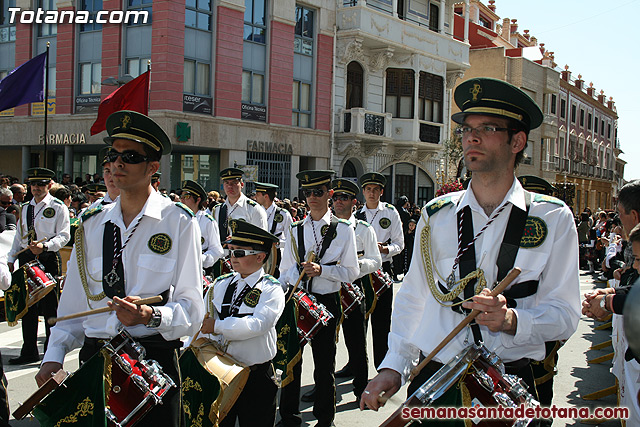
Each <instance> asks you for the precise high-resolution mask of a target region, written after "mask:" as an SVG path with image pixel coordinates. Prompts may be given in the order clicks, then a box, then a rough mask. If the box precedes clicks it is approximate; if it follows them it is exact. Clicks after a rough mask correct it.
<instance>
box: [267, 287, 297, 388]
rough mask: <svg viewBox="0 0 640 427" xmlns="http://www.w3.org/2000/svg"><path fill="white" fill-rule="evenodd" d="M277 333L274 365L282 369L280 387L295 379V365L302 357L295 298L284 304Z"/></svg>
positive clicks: (279, 369) (277, 324)
mask: <svg viewBox="0 0 640 427" xmlns="http://www.w3.org/2000/svg"><path fill="white" fill-rule="evenodd" d="M276 333H277V334H278V337H277V341H276V346H277V347H278V352H277V353H276V356H275V357H274V358H273V367H274V369H275V370H276V371H281V374H280V379H281V381H280V383H281V384H280V387H284V386H286V385H287V384H289V383H290V382H291V381H293V367H294V366H295V364H296V363H298V362H299V361H300V358H301V357H302V350H301V347H300V337H299V336H298V304H297V302H296V299H295V298H291V299H290V300H289V302H288V303H287V304H286V305H285V306H284V311H283V312H282V315H281V316H280V319H278V323H276Z"/></svg>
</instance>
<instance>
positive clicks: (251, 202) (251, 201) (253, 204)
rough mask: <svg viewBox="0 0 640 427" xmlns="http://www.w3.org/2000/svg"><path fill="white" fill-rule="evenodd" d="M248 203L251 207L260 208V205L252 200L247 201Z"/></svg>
mask: <svg viewBox="0 0 640 427" xmlns="http://www.w3.org/2000/svg"><path fill="white" fill-rule="evenodd" d="M247 203H249V204H250V205H251V206H258V204H257V203H256V202H254V201H253V200H251V199H247Z"/></svg>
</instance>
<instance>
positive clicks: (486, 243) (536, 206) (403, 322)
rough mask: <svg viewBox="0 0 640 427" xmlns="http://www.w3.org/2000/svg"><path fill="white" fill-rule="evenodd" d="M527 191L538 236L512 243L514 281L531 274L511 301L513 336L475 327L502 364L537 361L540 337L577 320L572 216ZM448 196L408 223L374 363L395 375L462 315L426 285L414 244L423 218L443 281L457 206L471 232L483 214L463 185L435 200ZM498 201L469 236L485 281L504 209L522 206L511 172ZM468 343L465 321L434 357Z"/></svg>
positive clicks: (453, 247)
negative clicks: (405, 257)
mask: <svg viewBox="0 0 640 427" xmlns="http://www.w3.org/2000/svg"><path fill="white" fill-rule="evenodd" d="M531 196H532V201H531V206H530V210H529V218H532V217H537V218H538V219H540V220H542V222H543V223H544V224H545V225H546V228H545V229H546V237H545V238H544V240H542V241H541V242H539V245H538V246H536V247H527V248H525V247H520V248H519V250H518V255H517V257H516V260H515V264H514V266H515V267H519V268H521V269H522V273H521V274H520V275H519V276H518V277H517V278H516V280H515V281H514V283H520V282H525V281H529V280H537V281H539V285H538V290H537V292H536V293H535V294H534V295H531V296H528V297H525V298H520V299H517V300H516V301H517V306H516V308H515V309H514V311H515V314H516V316H517V329H516V333H515V335H510V334H507V333H503V332H491V331H489V329H487V328H486V327H484V326H480V330H481V332H482V338H483V340H484V345H485V346H486V347H487V348H488V349H489V350H491V351H494V352H496V354H497V355H498V356H499V357H500V358H502V360H503V361H505V362H511V361H515V360H518V359H521V358H525V357H526V358H531V359H533V360H542V359H544V355H545V346H544V343H545V342H546V341H554V340H562V339H567V338H569V337H570V336H571V335H572V334H573V333H574V332H575V330H576V327H577V324H578V320H579V318H580V292H579V290H580V287H579V276H578V235H577V232H576V227H575V223H574V221H573V215H572V214H571V211H570V210H569V208H568V207H567V206H566V205H564V204H563V203H562V202H560V201H556V202H555V203H551V202H548V201H535V199H534V197H535V194H533V193H532V195H531ZM448 198H451V201H452V202H453V203H452V204H450V205H447V206H444V207H442V208H441V209H440V210H439V211H437V212H435V213H434V214H433V215H432V217H431V218H429V216H428V213H427V208H426V207H425V208H424V209H423V210H422V216H421V218H420V222H419V223H418V227H417V229H416V239H415V246H414V250H413V253H414V257H413V262H412V263H411V267H410V268H409V272H408V273H407V275H406V276H405V278H404V281H403V284H402V287H401V288H400V291H399V292H398V294H397V296H396V299H395V301H394V308H393V315H392V320H391V333H390V334H389V351H388V353H387V355H386V357H385V359H384V361H383V362H382V364H381V366H380V369H382V368H391V369H393V370H395V371H397V372H399V373H401V374H402V375H403V379H406V378H407V376H408V374H409V372H410V369H411V368H412V364H415V363H416V362H417V359H418V356H419V352H420V351H422V353H423V354H429V353H430V352H431V351H432V350H433V349H434V348H435V347H436V345H438V344H439V343H440V342H441V341H442V340H443V339H444V337H445V336H446V335H447V334H449V332H451V331H452V330H453V329H454V327H455V326H456V325H457V324H458V323H460V321H462V319H463V318H464V315H463V314H460V313H456V312H454V311H453V310H452V309H451V308H449V307H443V306H441V305H440V303H439V302H438V301H437V300H436V299H435V298H434V296H433V295H432V294H431V291H430V290H429V287H428V285H427V277H426V274H427V273H426V270H425V264H424V261H423V255H422V247H421V244H420V241H421V235H422V230H423V229H424V227H425V224H426V222H427V221H429V225H430V227H431V240H430V243H431V254H432V259H433V260H434V268H433V272H434V275H435V276H436V277H434V280H435V281H436V286H437V281H438V280H439V281H440V282H441V283H444V282H445V280H446V277H447V276H448V275H449V274H450V273H451V270H452V266H453V262H454V259H455V257H456V254H457V250H458V248H457V246H458V239H457V233H458V232H457V212H458V211H460V210H462V209H463V208H464V207H465V206H469V207H470V208H471V212H472V217H473V230H474V234H477V233H478V232H479V231H480V230H481V229H482V227H483V226H484V225H485V224H486V223H487V222H488V220H489V217H487V215H486V214H485V213H484V210H483V209H482V207H481V206H480V204H479V203H478V201H477V200H476V198H475V196H474V194H473V190H472V189H471V186H469V190H467V191H466V192H465V191H461V192H456V193H450V194H447V195H445V196H442V197H441V198H439V199H435V201H436V202H437V201H440V200H447V199H448ZM505 204H506V205H507V207H506V208H505V209H504V210H503V211H502V212H501V213H500V215H498V216H497V217H496V219H495V221H494V222H493V223H492V224H490V225H489V227H488V228H487V229H486V230H485V231H484V233H483V234H482V235H480V237H479V238H478V239H477V240H476V241H475V253H476V267H477V268H480V269H482V270H483V271H484V275H485V277H486V280H487V284H488V286H491V285H493V284H494V283H495V281H496V277H497V274H498V271H497V270H498V268H497V266H496V259H497V257H498V251H499V250H500V242H502V240H503V236H504V233H505V230H506V227H507V222H508V219H509V214H510V211H511V207H512V206H517V207H519V208H520V209H522V210H525V196H524V190H523V188H522V186H521V185H520V182H519V181H518V180H517V179H515V177H514V182H513V185H512V187H511V189H510V190H509V192H508V193H507V195H506V196H505V198H504V200H503V201H502V203H501V204H500V205H499V206H498V207H497V208H496V210H495V211H494V213H495V212H497V211H498V209H499V208H500V207H501V206H503V205H505ZM428 206H429V205H428ZM538 224H539V225H540V223H539V222H538ZM540 228H542V227H540ZM445 236H447V237H445ZM436 271H437V273H436ZM456 271H457V274H456V279H459V271H458V270H456ZM438 275H440V276H438ZM511 286H513V284H512V285H511ZM471 343H473V335H472V333H471V330H470V328H469V327H467V328H466V329H465V330H463V331H462V332H460V333H459V334H458V335H457V336H456V337H455V338H454V339H453V340H452V341H451V342H450V343H449V344H447V345H446V346H445V347H444V348H443V349H442V350H441V351H440V352H439V353H438V355H437V356H436V357H435V358H434V360H436V361H438V362H441V363H447V362H448V361H449V360H451V359H452V358H453V357H454V356H456V355H457V354H459V353H460V352H461V351H462V350H463V349H464V348H466V347H467V346H468V345H470V344H471Z"/></svg>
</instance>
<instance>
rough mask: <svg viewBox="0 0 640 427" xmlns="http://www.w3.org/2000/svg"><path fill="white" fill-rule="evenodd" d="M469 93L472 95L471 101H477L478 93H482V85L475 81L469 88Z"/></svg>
mask: <svg viewBox="0 0 640 427" xmlns="http://www.w3.org/2000/svg"><path fill="white" fill-rule="evenodd" d="M469 93H470V94H471V95H473V96H472V97H471V100H472V101H477V100H478V95H480V94H481V93H482V86H480V84H479V83H475V84H474V85H473V87H472V88H471V89H469Z"/></svg>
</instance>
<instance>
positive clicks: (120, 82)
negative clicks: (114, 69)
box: [102, 74, 133, 87]
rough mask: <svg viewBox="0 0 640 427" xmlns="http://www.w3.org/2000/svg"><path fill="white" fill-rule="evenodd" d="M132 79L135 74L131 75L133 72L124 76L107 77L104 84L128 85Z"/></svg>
mask: <svg viewBox="0 0 640 427" xmlns="http://www.w3.org/2000/svg"><path fill="white" fill-rule="evenodd" d="M131 80H133V76H131V74H125V75H124V76H121V77H119V78H117V79H116V78H115V77H107V78H106V79H104V80H103V81H102V86H118V87H120V86H122V85H126V84H127V83H129V82H130V81H131Z"/></svg>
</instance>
